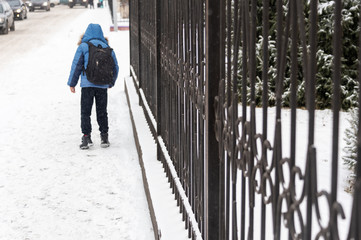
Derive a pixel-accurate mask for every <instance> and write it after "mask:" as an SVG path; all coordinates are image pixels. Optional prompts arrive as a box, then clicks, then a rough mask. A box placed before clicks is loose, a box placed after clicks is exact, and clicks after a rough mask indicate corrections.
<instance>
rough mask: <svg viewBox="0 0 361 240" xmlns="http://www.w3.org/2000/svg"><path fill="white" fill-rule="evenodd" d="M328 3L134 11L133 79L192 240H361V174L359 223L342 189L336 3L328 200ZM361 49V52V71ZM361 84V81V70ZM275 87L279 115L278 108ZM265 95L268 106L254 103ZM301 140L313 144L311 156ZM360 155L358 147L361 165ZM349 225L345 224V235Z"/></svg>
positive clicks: (188, 4) (203, 4)
mask: <svg viewBox="0 0 361 240" xmlns="http://www.w3.org/2000/svg"><path fill="white" fill-rule="evenodd" d="M318 4H319V1H317V0H310V1H303V0H293V1H287V0H286V1H284V0H274V1H268V0H224V1H217V0H131V1H130V42H131V43H130V44H131V48H130V51H131V53H130V54H131V59H130V64H131V73H132V76H133V78H134V79H135V81H137V82H138V85H139V88H140V90H141V92H142V94H144V98H142V99H143V100H142V105H143V106H144V109H145V110H146V115H147V119H148V121H149V123H150V124H149V125H150V128H151V131H152V133H153V134H154V137H155V139H156V141H157V145H158V160H160V161H161V162H162V163H163V165H164V169H165V171H166V173H167V176H168V178H169V182H170V184H171V187H172V189H173V190H174V194H175V197H176V199H177V201H178V204H179V207H180V212H181V213H182V214H183V217H184V218H183V219H184V222H185V227H186V228H187V229H189V236H190V237H191V238H193V239H207V240H210V239H221V240H225V239H227V240H228V239H233V240H235V239H286V238H287V239H318V238H324V239H361V206H360V205H361V164H358V170H357V176H356V182H355V187H354V193H353V197H352V198H353V201H351V202H353V203H352V204H353V207H352V212H345V209H346V208H345V206H343V205H342V203H343V202H342V200H343V199H340V198H339V191H340V189H339V187H338V185H340V178H339V177H338V176H339V167H338V166H339V165H340V164H339V162H340V161H341V160H340V153H339V148H340V146H339V142H340V140H341V139H340V137H339V136H340V133H339V127H340V124H341V123H340V109H341V95H340V92H341V82H340V79H341V77H342V76H341V75H342V69H341V61H342V58H343V55H342V51H341V48H340V46H341V45H342V27H341V26H342V25H341V24H342V22H341V13H342V1H341V0H335V1H334V12H333V13H334V14H333V15H334V19H333V20H332V21H333V22H332V23H333V24H332V26H333V36H334V37H333V40H332V41H333V43H332V44H333V49H334V50H333V52H332V57H333V62H332V84H333V86H332V91H333V92H332V95H333V98H332V119H333V121H332V126H331V127H330V129H329V131H331V132H332V135H331V136H332V139H331V141H330V145H329V146H328V149H330V153H331V154H330V155H331V156H329V158H330V159H328V160H329V163H330V164H329V165H330V172H331V173H330V174H329V178H330V179H328V180H327V181H328V182H329V185H330V187H329V189H326V190H323V189H319V182H320V174H319V173H320V171H323V169H322V170H320V169H317V167H318V166H320V165H319V163H320V161H321V159H320V158H319V157H318V154H317V153H316V150H317V147H316V146H319V145H322V142H321V143H317V142H316V137H315V133H316V132H317V129H316V122H317V119H316V107H317V106H316V104H315V98H316V80H315V79H316V75H317V74H318V70H317V68H316V66H317V62H316V60H317V56H316V54H317V50H318V46H319V43H318V35H317V34H318V21H319V19H318V17H319V11H318V10H319V8H318ZM360 19H361V18H360ZM358 24H359V28H360V26H361V24H360V23H358ZM360 46H361V41H360V43H359V49H358V51H359V52H358V56H359V60H358V64H359V65H360V60H361V51H360V50H361V47H360ZM271 51H275V54H274V55H272V56H276V59H275V60H274V61H271V59H270V58H271ZM355 51H357V50H355ZM272 54H273V53H272ZM271 71H272V72H274V73H275V74H274V75H272V77H270V76H271V75H270V72H271ZM358 76H359V77H358V78H359V79H358V82H360V81H361V67H359V69H358ZM286 78H287V81H288V82H289V85H290V86H291V87H290V90H289V93H288V97H289V107H288V108H287V109H285V108H284V106H283V101H282V98H283V97H284V88H285V81H286V80H285V79H286ZM270 82H274V86H273V88H274V89H273V92H274V98H275V101H274V107H270V106H269V98H270V96H269V88H270V86H271V85H270ZM300 83H303V84H304V89H303V91H304V92H305V94H304V98H305V103H306V106H305V108H306V109H307V124H306V125H307V129H306V130H305V133H306V134H305V135H304V134H302V135H301V134H300V133H299V132H298V131H297V126H299V125H298V124H299V123H298V122H297V119H298V117H299V115H298V108H297V107H299V106H298V105H297V102H298V101H297V100H298V97H299V95H298V91H299V88H300ZM271 87H272V86H271ZM256 88H257V89H258V90H257V89H256ZM259 89H261V90H262V95H261V96H256V90H257V91H259ZM256 98H257V99H256ZM256 104H258V105H259V106H261V107H257V106H256ZM359 105H360V104H359ZM145 106H147V107H145ZM148 106H149V108H148ZM270 112H272V113H274V115H271V114H270ZM285 112H287V113H288V117H287V124H286V123H285V122H286V119H285V117H284V115H283V113H285ZM359 116H360V114H359ZM285 129H287V130H286V131H287V132H289V134H290V135H289V137H288V138H287V140H286V139H285V137H284V135H283V134H282V132H283V131H285ZM303 136H306V137H303ZM358 137H359V139H361V132H360V131H359V132H358ZM300 138H304V139H300ZM300 141H304V142H305V146H304V147H303V148H301V149H300V148H298V147H297V146H298V145H297V144H298V143H299V142H300ZM286 149H287V151H286ZM360 151H361V148H360V142H359V143H358V152H359V154H358V159H357V162H358V163H360V162H361V160H360V157H361V155H360V153H361V152H360ZM300 156H304V160H303V159H301V158H303V157H300ZM325 171H328V170H325ZM349 209H350V211H351V208H349ZM343 218H346V220H344V219H343ZM341 221H343V222H346V225H345V223H343V225H342V228H343V229H342V231H340V228H341V227H339V226H340V225H339V222H341ZM345 226H347V227H345ZM345 228H347V230H345Z"/></svg>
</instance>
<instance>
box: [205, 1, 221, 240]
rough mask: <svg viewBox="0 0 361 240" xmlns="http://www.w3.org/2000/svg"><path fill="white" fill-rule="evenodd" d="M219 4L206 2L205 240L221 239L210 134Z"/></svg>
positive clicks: (215, 161)
mask: <svg viewBox="0 0 361 240" xmlns="http://www.w3.org/2000/svg"><path fill="white" fill-rule="evenodd" d="M219 9H220V2H219V1H217V0H206V16H205V17H206V64H207V65H206V161H207V162H206V182H207V183H206V184H207V186H206V197H205V199H206V219H205V222H206V226H205V230H206V236H205V239H206V240H212V239H215V240H216V239H221V238H220V236H219V228H218V226H219V220H220V218H219V216H220V204H219V200H220V194H219V181H220V179H219V176H220V175H219V174H220V162H219V159H218V156H219V153H218V148H216V147H213V146H217V140H216V136H215V132H214V127H215V124H216V122H215V115H216V113H215V109H214V100H215V97H216V96H217V95H218V85H219V80H220V77H221V76H220V62H219V61H221V60H220V53H221V49H220V41H219V34H220V22H219V20H220V19H219V17H220V11H219Z"/></svg>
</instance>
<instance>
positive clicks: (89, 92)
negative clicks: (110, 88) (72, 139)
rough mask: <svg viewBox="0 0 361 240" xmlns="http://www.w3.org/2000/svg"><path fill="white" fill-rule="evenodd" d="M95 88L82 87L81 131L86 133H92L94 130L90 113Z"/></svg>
mask: <svg viewBox="0 0 361 240" xmlns="http://www.w3.org/2000/svg"><path fill="white" fill-rule="evenodd" d="M94 93H95V92H94V89H93V88H82V89H81V131H82V133H83V134H85V135H90V133H91V131H92V127H91V120H90V115H91V112H92V107H93V101H94Z"/></svg>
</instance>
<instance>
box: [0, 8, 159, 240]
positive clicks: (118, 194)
mask: <svg viewBox="0 0 361 240" xmlns="http://www.w3.org/2000/svg"><path fill="white" fill-rule="evenodd" d="M55 11H72V13H73V14H76V15H75V16H76V20H75V21H74V22H72V23H71V24H69V21H67V19H61V18H60V19H59V22H58V23H57V24H56V25H55V26H54V29H53V30H52V32H50V33H49V32H47V31H44V33H43V34H41V35H39V36H35V37H33V38H32V39H23V41H24V42H25V41H29V45H31V44H32V43H31V41H40V42H38V44H39V47H38V48H36V49H31V51H23V52H22V49H19V50H18V51H17V52H16V55H17V57H16V58H15V57H12V56H13V53H14V52H13V51H9V50H8V51H6V49H7V48H5V47H4V48H1V49H2V52H1V59H2V60H3V58H4V57H5V56H6V57H7V59H6V60H7V61H0V109H1V117H0V216H1V217H0V239H2V240H3V239H4V240H10V239H11V240H20V239H21V240H25V239H27V240H40V239H42V240H50V239H51V240H60V239H61V240H72V239H73V240H82V239H84V240H93V239H94V240H98V239H122V240H123V239H129V240H149V239H154V233H153V229H152V224H151V220H150V216H149V210H148V205H147V201H146V197H145V193H144V188H143V182H142V175H141V171H140V167H139V161H138V155H137V152H136V148H135V144H134V140H133V133H132V128H131V122H130V117H129V111H128V106H127V103H126V98H125V94H124V91H123V85H124V84H123V79H124V77H125V76H127V75H129V52H128V51H129V41H128V34H129V32H128V31H125V32H117V33H110V31H109V26H110V17H109V11H108V9H96V10H87V9H69V8H68V7H66V6H57V7H56V8H54V9H53V8H52V11H51V12H50V13H45V12H35V13H33V14H32V15H31V14H30V15H29V19H28V20H24V23H25V21H35V18H36V17H37V16H40V14H55ZM53 12H54V13H53ZM32 17H33V20H32ZM73 17H74V16H73ZM60 20H62V21H60ZM90 22H95V23H99V24H101V26H102V28H103V31H104V35H105V36H108V37H109V39H110V44H111V46H112V47H113V48H114V49H115V51H116V54H117V57H118V61H119V66H120V74H119V78H118V82H117V84H116V86H115V87H114V88H113V89H110V90H109V105H108V113H109V121H110V122H109V124H110V132H109V135H110V136H109V140H110V142H111V146H110V148H108V149H103V148H100V146H99V144H100V140H99V132H98V126H97V123H96V118H95V112H93V115H92V116H93V118H92V122H93V134H92V139H93V142H94V146H93V147H92V149H90V150H89V151H82V150H80V149H79V144H80V139H81V131H80V88H79V87H77V88H76V90H77V92H76V93H75V94H72V93H71V92H70V90H69V87H68V86H67V85H66V82H67V78H68V74H69V71H70V66H71V62H72V58H73V56H74V54H75V50H76V47H77V42H78V40H79V37H80V35H81V34H82V33H83V32H84V31H85V29H86V27H87V25H88V24H89V23H90ZM17 23H18V22H17ZM21 24H23V23H20V24H19V26H20V27H18V28H17V31H15V32H14V33H13V32H10V33H9V35H8V36H5V35H4V36H0V39H2V38H4V39H5V40H6V37H10V35H11V34H14V37H17V35H16V34H18V35H20V34H24V33H25V31H23V29H21ZM44 25H46V24H44ZM34 27H36V28H39V26H34ZM44 28H46V27H44ZM48 30H49V29H48ZM15 35H16V36H15ZM0 41H1V40H0ZM0 45H1V42H0ZM23 45H25V44H23ZM9 59H10V61H9Z"/></svg>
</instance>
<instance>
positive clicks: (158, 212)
mask: <svg viewBox="0 0 361 240" xmlns="http://www.w3.org/2000/svg"><path fill="white" fill-rule="evenodd" d="M132 81H133V80H132V78H130V77H129V78H126V79H125V80H124V85H125V86H124V91H125V93H126V95H127V100H128V105H129V111H130V115H131V118H132V124H133V131H134V138H135V142H136V145H137V149H138V154H139V161H140V165H141V168H142V174H143V181H144V188H145V191H146V195H147V199H148V204H149V210H150V214H151V218H152V222H153V228H154V231H155V237H156V239H165V240H178V239H179V240H184V239H189V238H188V230H186V229H185V227H184V222H183V221H182V215H181V214H180V213H179V208H178V206H177V202H176V200H175V199H174V195H173V194H172V190H171V188H170V187H169V183H168V180H167V178H166V174H165V172H164V169H163V166H162V163H161V162H159V161H157V146H156V144H155V140H154V139H153V136H152V134H151V132H150V129H149V126H148V125H147V121H146V119H145V115H144V113H143V109H142V107H141V106H139V104H138V103H139V96H138V94H137V93H136V89H135V86H134V84H133V82H132Z"/></svg>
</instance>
